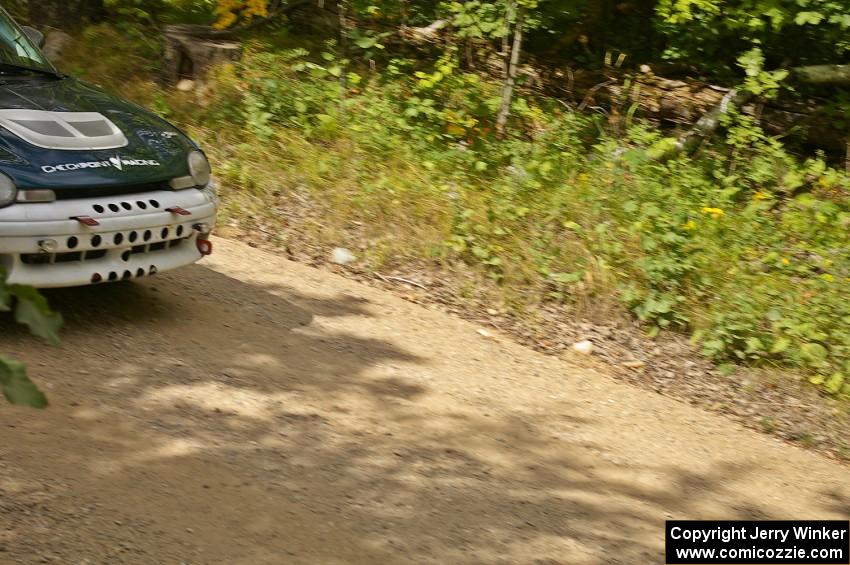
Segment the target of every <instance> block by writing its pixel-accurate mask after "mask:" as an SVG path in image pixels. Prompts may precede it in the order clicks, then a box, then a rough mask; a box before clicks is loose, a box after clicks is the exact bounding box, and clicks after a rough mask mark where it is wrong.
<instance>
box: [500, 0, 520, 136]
mask: <svg viewBox="0 0 850 565" xmlns="http://www.w3.org/2000/svg"><path fill="white" fill-rule="evenodd" d="M515 9H516V0H510V2H509V3H508V10H509V11H508V13H509V14H510V13H512V11H513V10H515ZM524 17H525V9H524V8H523V7H520V8H519V10H518V11H517V17H516V25H515V26H514V43H513V47H511V60H510V63H509V65H508V76H507V77H506V78H505V85H504V87H503V88H502V105H501V107H500V108H499V115H498V116H497V118H496V135H498V136H499V137H503V136H504V135H505V127H506V126H507V124H508V117H509V116H510V114H511V103H512V102H513V98H514V86H515V85H516V73H517V67H518V66H519V55H520V52H521V51H522V31H523V29H522V28H523V20H524Z"/></svg>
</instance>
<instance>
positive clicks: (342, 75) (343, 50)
mask: <svg viewBox="0 0 850 565" xmlns="http://www.w3.org/2000/svg"><path fill="white" fill-rule="evenodd" d="M336 7H337V10H338V11H339V57H340V61H339V66H340V70H339V117H340V120H342V121H345V118H346V116H345V97H346V94H347V92H348V23H347V22H346V20H345V17H346V13H347V12H348V0H341V1H340V2H338V3H337V5H336Z"/></svg>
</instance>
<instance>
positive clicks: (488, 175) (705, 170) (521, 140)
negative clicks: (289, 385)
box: [92, 0, 850, 395]
mask: <svg viewBox="0 0 850 565" xmlns="http://www.w3.org/2000/svg"><path fill="white" fill-rule="evenodd" d="M769 4H770V6H768V4H767V3H764V2H761V1H757V0H753V1H748V2H744V3H735V4H734V5H733V4H730V3H727V2H721V1H719V0H716V1H715V0H690V1H687V0H686V1H676V2H673V1H670V2H665V1H662V2H659V3H657V4H656V5H655V7H656V8H657V12H653V13H652V16H651V18H654V19H651V21H652V22H654V23H655V24H656V25H657V28H658V29H659V30H660V31H661V36H662V37H663V39H664V42H665V45H664V48H665V49H667V50H668V54H671V57H672V56H682V57H684V56H687V57H691V60H697V59H698V60H700V61H707V62H708V64H710V65H712V66H713V71H714V72H716V73H717V75H720V74H722V73H723V72H724V71H723V70H722V69H720V67H723V66H724V65H725V66H726V67H727V68H726V72H728V73H729V74H730V75H731V74H734V75H735V76H736V77H738V78H736V79H735V80H736V83H739V82H740V81H743V83H744V85H743V86H744V88H746V89H748V90H750V91H751V92H753V93H755V94H758V95H760V96H762V97H768V96H776V95H777V94H778V92H779V86H780V84H782V83H783V81H784V80H785V79H786V75H787V73H786V71H784V70H781V69H780V70H776V69H777V67H778V66H779V63H778V61H780V57H785V56H786V55H787V57H789V58H788V60H789V61H794V62H805V61H806V60H807V59H808V58H814V57H817V58H818V59H817V60H818V62H823V61H840V60H841V57H844V56H846V55H845V52H844V51H843V49H844V48H843V47H842V46H841V45H840V42H838V43H833V44H828V45H827V43H828V42H826V41H824V40H822V39H817V40H816V41H815V40H814V39H812V38H813V35H812V34H814V33H820V32H825V33H826V36H827V37H830V35H829V33H831V31H830V30H832V31H835V30H841V29H844V28H843V27H842V26H843V25H844V24H843V23H842V20H841V18H839V17H838V13H837V12H834V11H833V12H830V10H833V8H834V6H833V5H832V4H831V3H829V2H815V1H814V0H811V1H808V2H806V1H802V2H797V3H795V4H794V5H793V6H790V5H788V4H786V3H779V4H777V3H773V2H771V3H769ZM499 6H500V4H497V3H489V4H488V3H484V2H451V3H442V4H440V5H437V4H436V3H433V4H432V3H422V4H421V5H417V6H413V7H412V9H413V10H414V11H415V14H411V18H413V17H415V18H419V20H418V21H420V22H422V23H426V24H427V23H428V22H429V21H432V20H431V19H430V18H433V17H434V16H436V15H446V13H448V14H449V16H450V17H451V18H452V21H453V23H454V26H455V28H454V30H453V31H454V32H455V33H460V34H461V35H464V36H465V37H466V38H472V39H480V40H484V41H489V42H491V43H492V44H499V43H500V42H499V41H497V40H498V39H499V38H500V37H501V34H503V33H504V30H503V28H502V27H500V26H504V23H505V20H504V12H503V11H502V8H500V7H499ZM501 6H502V7H503V6H504V4H501ZM771 6H772V8H771ZM776 6H779V8H777V7H776ZM375 7H376V5H373V4H369V5H366V4H364V5H359V4H356V3H355V4H354V5H352V6H351V9H352V11H354V12H355V13H358V14H361V15H362V16H363V18H364V19H363V20H361V21H365V20H366V19H368V18H373V19H375V20H377V19H380V20H381V21H393V22H395V21H398V14H399V13H400V10H401V9H402V3H394V4H392V5H390V4H387V5H381V7H380V8H379V9H374V8H375ZM598 7H599V4H598V3H594V2H570V3H567V2H560V3H557V2H548V3H541V5H540V6H539V7H538V8H535V13H534V16H535V17H536V18H537V22H539V24H538V27H537V33H540V34H548V33H551V32H552V28H553V24H552V22H557V21H561V22H563V21H575V22H580V23H581V22H587V21H596V20H592V18H591V16H593V15H594V9H595V8H598ZM774 8H775V9H774ZM617 9H619V8H617ZM813 13H822V14H824V15H823V17H819V16H815V15H813ZM752 14H757V15H752ZM727 16H728V19H729V21H720V20H722V19H723V18H724V17H727ZM603 19H604V18H603ZM577 25H578V24H577ZM581 25H585V24H584V23H581ZM591 31H592V30H589V31H588V33H590V32H591ZM92 33H97V34H100V36H101V37H102V38H109V37H110V36H109V34H108V32H107V30H99V31H97V32H92ZM383 33H384V32H383V31H381V32H380V33H379V32H377V31H368V29H367V28H365V27H363V28H362V29H361V28H359V27H358V29H356V30H352V31H350V33H349V34H348V37H349V39H350V40H351V41H350V42H349V43H350V45H349V50H348V53H347V55H346V56H347V57H348V58H349V59H350V60H343V59H342V57H341V54H340V52H339V50H338V49H337V46H336V45H335V44H334V43H333V42H330V43H325V44H321V43H320V44H319V45H320V47H319V48H318V49H313V50H312V52H311V51H309V50H307V49H303V48H296V49H269V48H268V45H267V44H266V43H264V42H263V41H260V40H255V41H249V42H248V43H247V45H246V51H245V56H244V59H243V60H242V61H241V62H240V63H238V64H235V65H226V66H224V67H222V68H220V69H219V70H218V71H217V73H216V74H215V75H214V76H213V77H211V79H210V83H209V84H208V85H206V88H205V89H204V92H203V93H197V94H190V95H184V94H179V93H174V92H171V91H160V90H153V92H154V93H155V94H153V95H152V94H151V92H152V87H151V85H150V83H149V81H144V82H142V83H136V87H137V88H139V89H140V93H141V95H140V98H147V99H149V100H150V99H152V100H156V101H157V104H158V106H159V107H161V108H163V109H166V110H168V111H169V116H170V117H171V118H173V119H176V120H178V121H182V122H183V123H185V124H207V126H208V127H209V128H210V130H209V131H207V130H205V129H203V128H200V127H199V128H197V129H196V131H195V132H193V133H195V134H196V135H198V136H200V137H202V138H203V137H204V136H207V138H208V139H209V140H213V139H214V140H215V143H211V144H210V145H211V148H212V149H211V153H212V154H213V157H214V158H215V159H216V160H217V163H218V170H219V171H220V173H221V174H222V176H223V181H224V183H223V184H224V185H225V186H226V187H228V188H227V189H226V192H225V203H226V206H227V209H228V210H229V211H230V213H232V214H233V215H236V216H239V217H241V218H247V221H251V222H254V221H257V222H261V223H262V224H263V225H264V226H268V225H272V226H273V225H275V222H276V221H278V218H276V217H275V215H274V213H273V212H270V210H271V211H273V210H275V209H279V208H278V207H279V206H284V204H281V203H280V200H283V199H284V198H285V196H283V195H292V194H297V195H298V197H297V198H299V199H300V198H301V197H302V195H303V193H304V192H306V193H309V195H310V197H311V198H312V200H311V202H313V203H314V205H315V206H317V207H319V208H320V210H321V215H320V220H316V221H315V223H316V224H317V225H319V226H320V227H315V226H310V225H309V221H308V220H305V221H304V225H302V226H300V227H302V228H303V229H304V230H305V231H306V230H309V229H313V230H314V231H312V232H311V233H313V234H314V237H317V238H328V239H327V240H324V241H325V242H328V243H334V244H338V243H339V239H335V238H342V237H343V236H345V235H346V234H351V233H356V234H358V235H361V236H362V241H363V242H364V246H366V247H367V249H366V252H365V253H366V255H367V259H368V260H369V261H371V262H372V263H371V264H372V265H373V266H375V267H376V268H378V267H380V266H381V264H382V263H383V262H392V261H394V260H400V258H404V257H407V258H410V257H414V258H427V259H428V260H433V261H437V262H441V263H443V264H445V265H452V266H456V265H464V266H465V268H468V269H470V270H472V271H474V272H476V273H477V275H478V276H480V277H481V280H484V281H486V282H487V283H488V284H492V285H493V287H494V288H497V289H498V292H499V293H500V295H499V298H500V299H501V300H503V301H504V302H505V303H507V304H509V305H511V306H513V307H515V308H516V309H518V310H521V309H532V308H533V307H534V306H535V305H537V304H539V303H541V302H546V301H559V302H564V303H568V304H573V305H575V306H576V307H580V306H582V305H586V304H598V303H600V302H602V303H604V302H605V301H617V303H618V304H619V305H620V306H621V307H622V308H624V309H627V310H628V311H630V312H631V313H632V314H633V315H634V316H635V317H636V318H638V319H639V320H640V321H641V322H642V323H643V324H644V326H645V327H646V329H647V331H648V332H650V333H651V334H655V333H658V332H660V331H662V330H673V331H679V332H686V333H688V334H690V335H691V336H692V337H693V341H694V343H695V344H697V345H698V346H699V347H700V348H701V349H702V351H703V352H704V353H705V354H706V355H708V356H710V357H712V358H713V359H715V360H717V361H718V363H721V364H722V365H721V366H724V367H731V363H748V364H755V365H781V366H787V367H795V368H799V369H801V370H803V371H805V372H806V373H807V374H808V375H809V376H811V380H812V382H814V383H815V384H817V385H818V386H820V387H821V388H822V390H824V391H825V392H827V393H829V394H834V395H847V394H850V330H848V329H847V328H850V306H848V304H850V302H848V301H847V300H846V296H847V293H848V291H850V254H848V250H850V230H848V227H850V180H848V178H847V176H846V175H845V174H844V173H843V172H841V171H838V170H836V169H834V168H831V167H830V166H829V165H828V162H827V160H826V158H825V157H823V156H821V155H818V156H816V157H814V158H811V159H808V160H801V159H799V158H798V157H797V156H795V155H793V154H792V153H791V152H790V151H789V150H788V149H786V147H785V146H784V145H783V143H782V142H781V140H779V139H778V138H776V137H773V136H770V135H767V134H766V133H765V132H764V131H762V130H761V129H760V128H759V127H758V124H757V122H756V120H755V119H754V118H752V117H750V116H746V115H742V114H739V113H737V112H736V111H731V112H729V113H728V114H726V115H725V116H724V117H723V120H722V134H723V135H722V136H718V139H715V140H713V141H712V142H711V143H707V144H706V145H705V146H704V147H703V148H702V150H701V152H700V153H699V155H698V156H696V157H687V156H685V157H681V158H678V159H676V160H673V161H668V162H660V161H659V160H658V157H659V156H661V155H664V154H666V153H667V152H668V149H669V148H670V147H671V146H672V145H673V144H675V143H676V139H675V138H674V137H671V136H670V135H669V134H665V133H663V132H661V131H659V130H658V129H657V128H655V127H652V126H650V125H649V124H644V123H641V122H640V120H639V117H635V113H634V109H625V108H624V109H622V112H620V114H622V115H625V116H627V119H626V120H620V121H619V122H618V123H617V122H616V121H615V120H614V118H615V116H614V115H613V114H612V115H611V116H610V119H609V120H608V121H607V122H606V121H605V120H601V119H599V118H598V117H595V116H586V115H580V114H577V113H573V112H572V111H570V110H568V109H566V108H565V107H564V106H563V105H561V104H558V103H556V102H555V101H553V100H551V99H548V98H545V97H541V96H535V95H533V94H531V93H529V92H528V91H527V90H520V93H519V96H518V97H517V99H516V101H515V103H514V108H513V111H512V116H513V122H512V124H511V125H512V128H511V130H510V132H511V133H510V135H509V136H508V137H507V139H504V140H497V139H495V137H494V135H493V133H492V129H493V122H494V117H495V114H496V110H497V108H498V104H499V93H500V84H499V82H498V80H494V79H488V78H487V77H486V76H484V75H482V74H481V73H478V72H474V71H473V70H471V69H470V68H469V67H468V65H467V64H466V63H467V61H466V53H463V56H462V55H461V53H462V52H463V49H461V47H459V46H458V45H457V43H456V42H454V41H447V42H446V43H447V44H446V45H445V48H443V49H440V50H439V53H437V54H436V55H435V56H434V57H433V58H421V57H420V58H417V59H412V58H408V57H405V56H404V55H405V54H406V53H403V52H399V51H396V52H393V53H386V51H388V50H389V49H382V48H381V47H382V46H384V45H383V41H384V40H385V38H384V37H383V36H382V34H383ZM780 33H782V34H783V35H787V37H788V38H790V40H791V44H790V45H788V46H786V45H783V44H782V41H780V39H779V38H778V34H780ZM593 41H594V39H593V37H590V39H589V40H588V42H587V43H586V45H587V46H592V45H593ZM806 41H815V43H816V44H817V45H816V47H815V48H813V49H810V50H805V49H800V45H804V44H805V43H806ZM795 42H796V43H795ZM384 47H386V46H384ZM652 48H653V49H654V48H655V46H652ZM588 49H590V47H588ZM791 50H794V53H791ZM674 52H675V53H674ZM676 53H678V54H676ZM367 62H368V66H367ZM116 64H117V63H116ZM98 72H99V71H98ZM344 72H345V73H348V75H347V79H348V80H347V90H346V91H345V92H340V89H341V86H340V80H339V78H340V76H341V74H342V73H344ZM121 78H122V79H124V78H126V80H127V82H128V83H129V84H131V85H132V84H133V82H132V77H129V76H128V77H124V75H121ZM139 84H141V86H139ZM842 107H843V105H842V103H841V99H840V98H839V97H835V108H834V110H833V111H834V112H835V114H836V116H839V115H840V114H841V110H842ZM293 198H295V197H293ZM257 203H261V204H262V205H260V204H257ZM258 218H259V219H258ZM352 226H358V227H356V228H353V227H352ZM296 233H302V232H296ZM329 234H331V235H329ZM280 237H281V238H284V237H286V236H285V234H283V233H282V234H281V236H280Z"/></svg>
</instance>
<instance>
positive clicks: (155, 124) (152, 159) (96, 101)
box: [0, 77, 197, 193]
mask: <svg viewBox="0 0 850 565" xmlns="http://www.w3.org/2000/svg"><path fill="white" fill-rule="evenodd" d="M0 110H46V111H50V112H98V113H100V114H102V115H103V116H105V117H106V118H108V119H109V120H110V121H111V122H112V123H113V124H115V126H117V127H118V129H120V130H121V131H122V132H123V134H124V136H125V137H126V139H127V142H128V143H127V145H126V146H124V147H119V148H117V149H108V150H67V149H61V150H60V149H45V148H42V147H38V146H36V145H33V144H32V143H30V142H28V141H25V140H24V139H23V138H22V137H19V136H18V135H16V134H15V133H12V131H10V130H9V129H7V128H5V127H0V171H2V172H3V173H5V174H6V175H8V176H9V177H11V178H12V180H13V181H14V182H15V184H16V185H17V186H18V187H19V188H51V189H53V190H55V191H57V193H58V192H59V191H61V190H62V189H63V188H64V189H81V188H86V187H91V188H103V187H109V186H131V185H143V184H148V183H160V182H162V181H166V180H168V179H172V178H175V177H181V176H186V175H188V174H189V166H188V164H187V156H188V153H189V152H190V151H192V150H195V149H197V145H196V144H195V143H194V142H193V141H192V140H191V139H189V138H188V137H187V136H186V135H185V134H184V133H183V132H182V131H180V130H179V129H177V128H176V127H174V126H172V125H171V124H169V123H168V122H166V121H165V120H163V119H162V118H160V117H158V116H156V115H154V114H153V113H151V112H149V111H147V110H145V109H144V108H141V107H140V106H137V105H135V104H132V103H130V102H128V101H126V100H123V99H121V98H118V97H116V96H112V95H110V94H107V93H106V92H104V91H102V90H100V89H99V88H97V87H95V86H92V85H90V84H87V83H85V82H82V81H80V80H77V79H74V78H70V77H63V78H53V77H21V78H16V79H8V80H6V79H4V80H3V81H2V82H0Z"/></svg>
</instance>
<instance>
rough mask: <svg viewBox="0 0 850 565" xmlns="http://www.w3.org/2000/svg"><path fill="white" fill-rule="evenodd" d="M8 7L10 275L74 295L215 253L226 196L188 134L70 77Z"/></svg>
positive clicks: (0, 37) (5, 87) (1, 126)
mask: <svg viewBox="0 0 850 565" xmlns="http://www.w3.org/2000/svg"><path fill="white" fill-rule="evenodd" d="M39 44H40V34H39V32H38V31H36V30H34V29H32V28H21V27H19V26H18V25H17V24H16V23H15V22H14V21H13V20H12V18H11V17H10V16H9V15H8V13H6V12H5V11H3V10H2V9H0V276H4V275H5V277H6V281H7V283H10V284H27V285H32V286H35V287H37V288H50V287H69V286H79V285H87V284H96V283H105V282H111V281H118V280H127V279H134V278H137V277H146V276H150V275H153V274H155V273H157V272H163V271H167V270H169V269H175V268H177V267H181V266H184V265H189V264H191V263H194V262H196V261H198V260H199V259H201V257H203V256H204V255H208V254H209V253H211V252H212V243H211V242H210V240H209V236H210V232H211V231H212V228H213V226H214V224H215V217H216V211H217V208H218V198H217V195H216V190H215V183H214V180H213V178H212V175H211V169H210V165H209V162H208V161H207V158H206V156H205V154H204V152H203V151H202V150H201V149H200V148H199V147H198V146H197V144H195V143H194V142H193V141H192V140H191V139H189V137H188V136H187V135H186V134H185V133H183V132H182V131H181V130H179V129H178V128H176V127H174V126H173V125H171V124H169V123H168V122H166V121H165V120H163V119H162V118H159V117H158V116H156V115H154V114H152V113H151V112H149V111H147V110H145V109H144V108H141V107H139V106H137V105H135V104H132V103H130V102H128V101H126V100H123V99H121V98H118V97H115V96H112V95H110V94H107V93H106V92H104V91H103V90H101V89H100V88H97V87H95V86H93V85H91V84H87V83H85V82H83V81H80V80H77V79H75V78H73V77H70V76H67V75H65V74H62V73H60V72H59V71H58V70H57V69H56V68H55V67H54V66H53V65H52V64H51V63H50V62H49V61H48V60H47V59H46V57H45V56H44V55H43V54H42V53H41V51H40V49H39Z"/></svg>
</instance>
